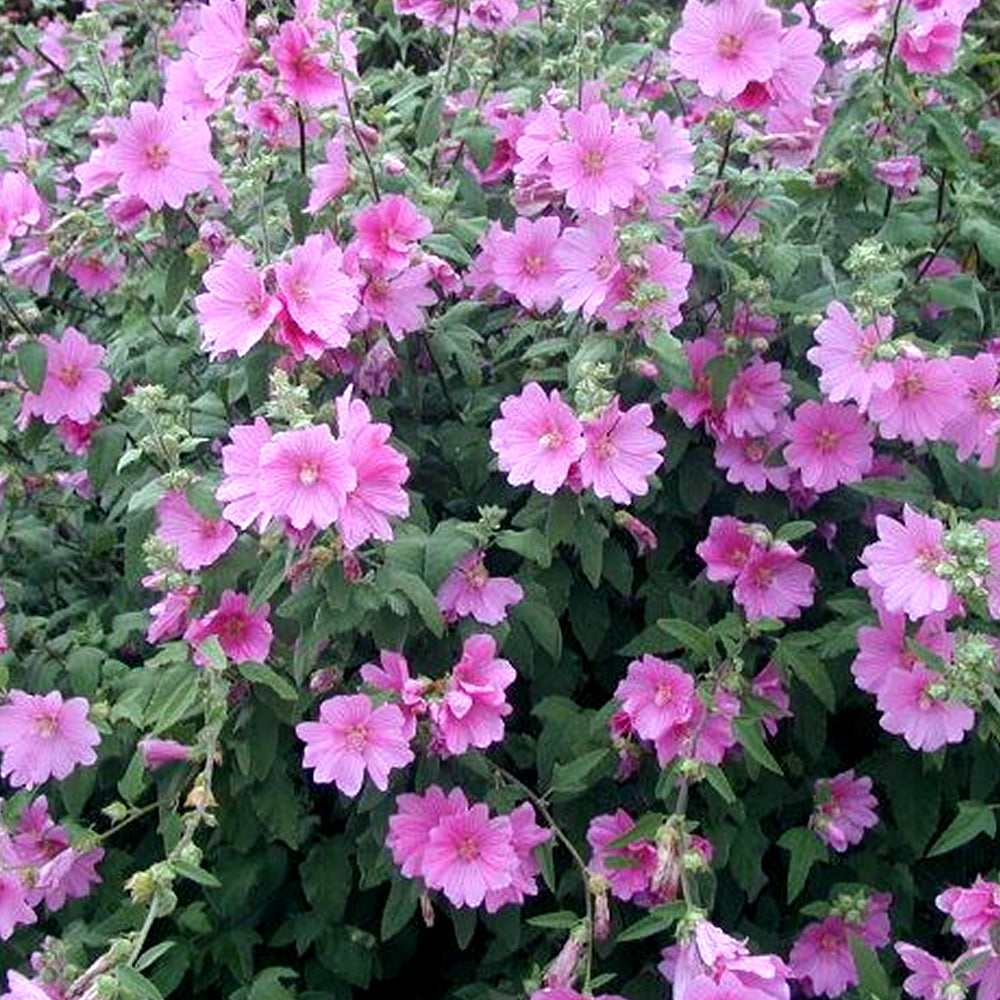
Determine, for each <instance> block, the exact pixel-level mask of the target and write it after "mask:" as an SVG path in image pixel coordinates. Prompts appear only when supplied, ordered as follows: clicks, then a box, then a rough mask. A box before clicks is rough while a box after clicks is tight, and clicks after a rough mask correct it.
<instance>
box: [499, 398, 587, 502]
mask: <svg viewBox="0 0 1000 1000" xmlns="http://www.w3.org/2000/svg"><path fill="white" fill-rule="evenodd" d="M500 413H501V417H499V418H498V419H496V420H494V421H493V423H492V425H491V436H490V447H491V448H492V449H493V451H494V452H495V453H496V455H497V456H498V460H499V461H498V464H499V467H500V471H501V472H506V473H507V481H508V482H509V483H510V484H511V485H512V486H523V485H524V484H525V483H531V484H532V485H533V486H534V487H535V489H537V490H538V491H539V492H540V493H546V494H549V495H551V494H553V493H555V492H556V491H557V490H558V489H559V488H560V487H561V486H562V485H563V483H565V482H566V478H567V476H568V475H569V470H570V466H571V465H572V464H573V463H574V462H576V461H577V460H578V459H579V458H580V456H581V455H582V454H583V451H584V448H585V443H584V438H583V428H582V427H581V425H580V421H579V420H577V418H576V415H575V414H574V413H573V411H572V410H571V409H570V408H569V406H567V405H566V403H564V402H563V401H562V399H561V397H560V396H559V391H558V390H557V389H553V390H552V391H551V392H550V393H549V395H548V396H546V395H545V391H544V390H543V389H542V387H541V386H540V385H539V384H538V383H537V382H529V383H528V384H527V385H526V386H525V387H524V389H523V390H522V391H521V394H520V395H519V396H508V397H507V398H506V399H505V400H504V401H503V402H502V403H501V404H500Z"/></svg>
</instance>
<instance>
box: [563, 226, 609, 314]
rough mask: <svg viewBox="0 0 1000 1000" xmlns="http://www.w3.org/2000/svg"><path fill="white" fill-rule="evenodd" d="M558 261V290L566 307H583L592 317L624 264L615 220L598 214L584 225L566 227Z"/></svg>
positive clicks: (584, 311)
mask: <svg viewBox="0 0 1000 1000" xmlns="http://www.w3.org/2000/svg"><path fill="white" fill-rule="evenodd" d="M555 261H556V264H557V266H558V269H559V273H558V276H557V277H556V292H557V294H558V295H559V297H560V298H561V299H562V300H563V305H562V307H563V310H564V311H565V312H575V311H576V310H577V309H580V310H582V311H583V315H584V316H585V317H586V318H587V319H590V318H591V317H592V316H593V315H594V313H595V311H596V310H597V309H598V308H599V307H600V306H601V305H602V304H603V303H604V300H605V299H606V298H607V297H608V295H609V294H610V293H611V290H612V288H613V287H614V281H615V277H616V275H617V273H618V271H619V269H620V267H621V264H620V262H619V260H618V247H617V242H616V240H615V225H614V220H613V219H612V218H611V217H610V216H595V217H594V218H592V219H589V220H587V221H586V222H585V223H584V225H583V226H582V227H580V228H570V229H565V230H563V234H562V236H561V237H560V238H559V243H558V244H557V246H556V248H555Z"/></svg>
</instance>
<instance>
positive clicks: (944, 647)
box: [851, 611, 954, 695]
mask: <svg viewBox="0 0 1000 1000" xmlns="http://www.w3.org/2000/svg"><path fill="white" fill-rule="evenodd" d="M942 617H943V616H939V615H931V616H929V617H927V618H924V619H923V621H921V623H920V627H919V628H918V629H917V642H919V643H920V645H922V646H925V647H926V648H927V649H929V650H930V651H931V652H933V653H936V654H937V655H938V656H940V657H941V658H942V659H943V660H945V662H948V661H949V660H951V654H952V647H953V645H954V637H953V636H952V635H951V634H950V633H949V632H948V631H947V630H946V629H945V628H944V623H943V622H942V621H941V618H942ZM857 643H858V655H857V656H856V657H855V659H854V662H853V663H852V664H851V674H852V676H853V677H854V683H855V684H857V686H858V687H859V688H860V689H861V690H862V691H867V692H868V693H869V694H874V695H877V694H878V693H879V691H881V690H882V684H883V682H884V681H885V679H886V677H888V676H889V671H890V670H893V669H896V670H912V669H913V667H914V666H915V665H916V664H918V663H919V662H920V658H919V656H917V655H916V654H915V653H913V652H911V650H910V648H909V647H908V645H907V635H906V617H905V616H904V615H901V614H894V613H892V612H888V611H887V612H883V613H880V614H879V624H878V626H872V625H864V626H862V627H861V628H859V629H858V635H857Z"/></svg>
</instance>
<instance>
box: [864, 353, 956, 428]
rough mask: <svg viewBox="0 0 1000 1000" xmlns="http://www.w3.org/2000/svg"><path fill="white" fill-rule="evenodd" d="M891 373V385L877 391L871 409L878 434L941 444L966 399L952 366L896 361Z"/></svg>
mask: <svg viewBox="0 0 1000 1000" xmlns="http://www.w3.org/2000/svg"><path fill="white" fill-rule="evenodd" d="M891 371H892V381H891V382H890V383H889V384H888V385H887V386H885V387H884V388H876V389H875V391H874V392H873V393H872V397H871V403H870V404H869V406H868V415H869V417H871V419H872V420H874V421H875V422H876V423H877V424H878V429H879V434H881V435H882V437H884V438H886V439H888V440H890V441H891V440H894V439H895V438H899V439H900V440H902V441H908V442H909V443H910V444H923V443H924V442H925V441H938V440H940V439H941V437H942V436H943V433H944V428H945V427H946V426H947V425H948V424H949V423H951V422H952V421H953V420H954V419H955V418H956V417H957V416H958V415H959V414H960V413H961V411H962V407H963V400H964V396H965V392H964V389H965V386H964V385H963V384H962V383H961V382H960V381H959V380H958V379H957V378H956V377H955V375H954V374H953V372H952V368H951V365H950V364H949V362H947V361H944V360H943V359H940V358H934V359H932V360H929V361H927V360H924V359H922V358H897V359H896V360H895V361H894V362H893V363H892V368H891Z"/></svg>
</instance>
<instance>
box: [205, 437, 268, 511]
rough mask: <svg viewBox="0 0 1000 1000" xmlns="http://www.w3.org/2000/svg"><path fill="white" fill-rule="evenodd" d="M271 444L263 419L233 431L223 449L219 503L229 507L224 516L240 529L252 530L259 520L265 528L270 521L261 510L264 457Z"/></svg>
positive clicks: (217, 496)
mask: <svg viewBox="0 0 1000 1000" xmlns="http://www.w3.org/2000/svg"><path fill="white" fill-rule="evenodd" d="M269 441H271V428H270V427H268V425H267V421H266V420H264V419H263V418H262V417H257V419H256V420H254V422H253V423H252V424H241V425H239V426H237V427H230V428H229V444H225V445H223V446H222V471H223V474H224V475H223V479H222V483H221V484H220V485H219V488H218V489H217V490H216V491H215V499H216V500H218V501H219V502H220V503H224V504H225V505H226V506H225V507H224V508H223V509H222V516H223V517H224V518H226V520H227V521H230V522H232V523H233V524H235V525H236V526H237V527H238V528H248V527H249V526H250V525H251V524H252V523H253V522H254V521H255V520H256V521H259V522H260V527H262V528H263V527H264V525H265V524H266V523H267V521H268V520H269V519H270V518H269V516H268V515H267V514H265V513H264V512H263V510H262V508H261V504H260V497H259V493H258V481H259V466H260V455H261V450H262V449H263V447H264V445H265V444H267V443H268V442H269Z"/></svg>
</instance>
